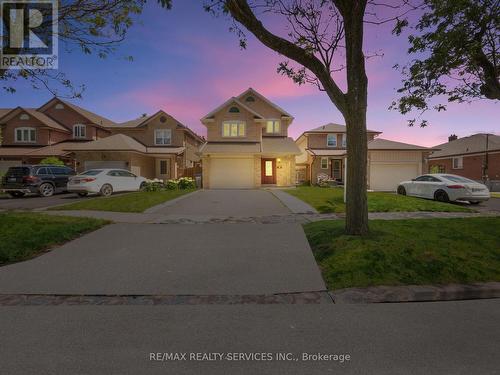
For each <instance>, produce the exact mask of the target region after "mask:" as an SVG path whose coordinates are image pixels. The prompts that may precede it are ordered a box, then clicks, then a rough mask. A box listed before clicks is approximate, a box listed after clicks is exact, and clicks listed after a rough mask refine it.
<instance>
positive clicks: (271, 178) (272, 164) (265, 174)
mask: <svg viewBox="0 0 500 375" xmlns="http://www.w3.org/2000/svg"><path fill="white" fill-rule="evenodd" d="M261 176H262V181H261V182H262V184H263V185H270V184H275V183H276V159H262V165H261Z"/></svg>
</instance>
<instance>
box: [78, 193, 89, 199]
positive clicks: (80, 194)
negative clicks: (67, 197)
mask: <svg viewBox="0 0 500 375" xmlns="http://www.w3.org/2000/svg"><path fill="white" fill-rule="evenodd" d="M78 195H79V196H80V197H82V198H83V197H86V196H87V195H89V193H87V192H82V193H78Z"/></svg>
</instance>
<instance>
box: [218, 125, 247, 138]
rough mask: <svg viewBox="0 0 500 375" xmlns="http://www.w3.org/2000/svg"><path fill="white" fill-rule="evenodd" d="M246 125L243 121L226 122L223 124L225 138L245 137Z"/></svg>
mask: <svg viewBox="0 0 500 375" xmlns="http://www.w3.org/2000/svg"><path fill="white" fill-rule="evenodd" d="M245 135H246V125H245V123H244V122H243V121H226V122H224V123H222V136H223V137H244V136H245Z"/></svg>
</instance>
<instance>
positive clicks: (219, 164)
mask: <svg viewBox="0 0 500 375" xmlns="http://www.w3.org/2000/svg"><path fill="white" fill-rule="evenodd" d="M209 173H210V175H209V181H210V188H211V189H248V188H253V187H254V186H255V183H254V160H253V158H251V159H211V160H210V168H209Z"/></svg>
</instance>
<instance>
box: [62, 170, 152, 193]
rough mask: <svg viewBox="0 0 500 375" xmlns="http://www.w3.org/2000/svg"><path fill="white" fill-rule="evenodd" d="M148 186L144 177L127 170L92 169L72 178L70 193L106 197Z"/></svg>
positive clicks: (69, 187)
mask: <svg viewBox="0 0 500 375" xmlns="http://www.w3.org/2000/svg"><path fill="white" fill-rule="evenodd" d="M145 185H146V179H145V178H144V177H139V176H136V175H135V174H133V173H130V172H129V171H127V170H125V169H90V170H88V171H85V172H83V173H81V174H79V175H76V176H74V177H71V178H70V179H69V181H68V191H69V192H71V193H77V194H78V195H80V196H82V197H83V196H86V195H87V194H89V193H99V194H101V195H103V196H105V197H107V196H110V195H111V194H113V193H114V192H119V191H136V190H140V189H142V188H143V187H144V186H145Z"/></svg>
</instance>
